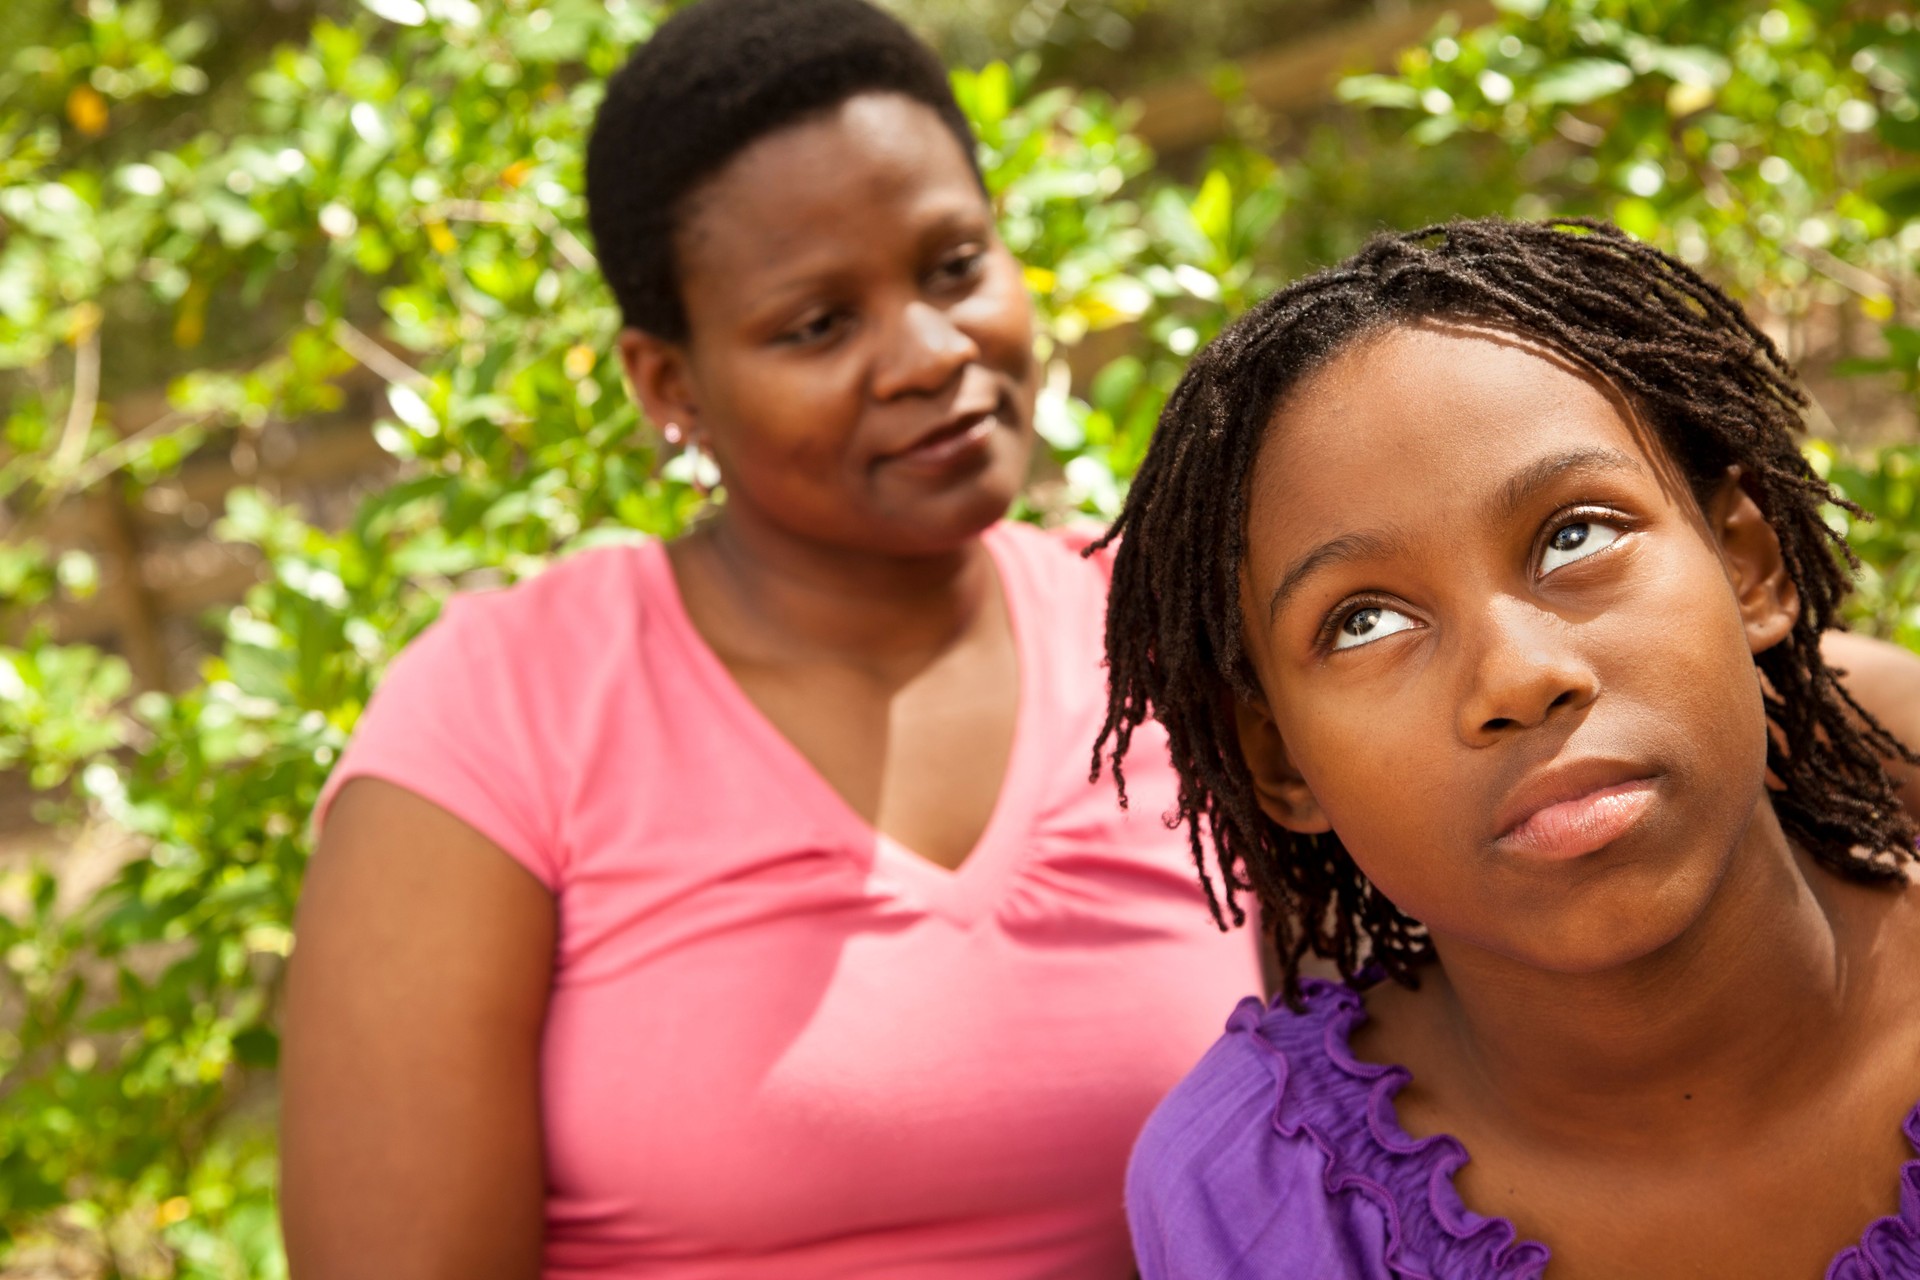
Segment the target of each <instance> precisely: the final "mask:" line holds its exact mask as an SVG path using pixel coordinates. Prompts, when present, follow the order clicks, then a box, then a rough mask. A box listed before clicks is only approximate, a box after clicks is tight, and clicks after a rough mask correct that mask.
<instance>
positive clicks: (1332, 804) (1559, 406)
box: [1240, 324, 1795, 972]
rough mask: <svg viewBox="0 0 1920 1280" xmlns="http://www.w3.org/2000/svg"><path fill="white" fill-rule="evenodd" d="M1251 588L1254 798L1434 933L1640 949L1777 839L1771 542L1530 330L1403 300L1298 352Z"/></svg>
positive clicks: (1244, 720)
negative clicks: (1337, 351) (1363, 329)
mask: <svg viewBox="0 0 1920 1280" xmlns="http://www.w3.org/2000/svg"><path fill="white" fill-rule="evenodd" d="M1241 598H1242V604H1243V606H1244V608H1245V612H1246V631H1247V635H1246V639H1247V643H1248V646H1249V652H1250V654H1251V655H1252V657H1253V661H1254V665H1255V668H1256V671H1257V673H1258V675H1259V679H1260V684H1261V687H1262V689H1263V690H1264V693H1265V700H1266V706H1265V708H1243V709H1242V710H1241V714H1240V722H1241V738H1242V745H1243V748H1244V750H1245V752H1246V755H1247V760H1248V764H1249V766H1250V767H1251V768H1252V770H1253V772H1254V776H1255V779H1256V782H1257V784H1258V786H1259V788H1260V792H1261V797H1262V804H1263V807H1265V808H1266V809H1267V810H1268V812H1269V813H1270V814H1271V815H1273V816H1274V817H1275V818H1276V819H1277V820H1279V821H1281V822H1282V824H1283V825H1286V826H1289V827H1292V828H1293V829H1295V830H1300V831H1315V830H1325V829H1327V827H1328V826H1329V825H1330V826H1331V829H1332V830H1333V831H1335V832H1336V833H1337V834H1338V835H1339V837H1340V839H1341V840H1342V842H1343V843H1344V844H1345V845H1346V847H1347V849H1348V850H1349V852H1350V853H1351V854H1352V856H1353V858H1354V861H1355V863H1356V864H1357V865H1358V866H1359V867H1360V869H1361V870H1362V871H1363V872H1364V873H1365V874H1366V875H1367V877H1368V878H1369V879H1370V880H1372V882H1373V883H1374V884H1375V885H1376V886H1377V887H1378V888H1379V889H1380V890H1381V891H1382V892H1383V893H1384V894H1385V895H1386V896H1387V898H1388V899H1389V900H1391V901H1392V902H1393V903H1394V904H1395V905H1396V906H1398V907H1399V908H1400V909H1401V910H1402V911H1404V912H1406V913H1407V914H1408V915H1411V916H1413V917H1414V918H1415V919H1417V920H1420V921H1422V922H1423V923H1425V924H1426V925H1427V926H1428V928H1429V929H1430V931H1431V932H1432V934H1433V936H1434V938H1435V940H1436V942H1437V943H1439V944H1440V947H1441V951H1442V954H1443V955H1444V954H1446V952H1447V948H1448V946H1449V945H1465V946H1471V947H1474V948H1478V949H1479V950H1481V951H1483V952H1490V953H1493V954H1496V955H1499V956H1503V957H1505V958H1507V959H1509V960H1517V961H1520V962H1522V963H1524V964H1527V965H1530V966H1533V967H1537V968H1544V969H1550V970H1556V971H1561V972H1593V971H1597V970H1600V969H1604V968H1608V967H1612V966H1614V965H1616V964H1621V963H1625V962H1627V961H1629V960H1631V959H1635V958H1638V957H1640V956H1644V955H1647V954H1649V953H1651V952H1652V951H1653V950H1655V949H1657V948H1659V947H1661V946H1664V945H1666V944H1667V943H1668V942H1671V941H1672V940H1673V939H1675V938H1676V937H1678V936H1680V935H1681V934H1682V933H1683V932H1684V931H1685V930H1686V928H1687V927H1688V925H1689V924H1690V923H1691V922H1693V921H1695V920H1696V919H1698V918H1700V916H1701V913H1702V912H1704V911H1705V909H1706V906H1707V904H1708V902H1709V901H1710V900H1711V898H1712V896H1713V893H1714V891H1715V888H1716V886H1718V885H1719V884H1720V883H1721V882H1722V879H1723V877H1724V876H1725V875H1726V873H1727V870H1728V868H1729V867H1730V866H1732V865H1733V864H1734V860H1735V859H1736V857H1737V856H1738V850H1739V849H1741V848H1742V847H1744V845H1745V842H1748V841H1755V840H1765V839H1767V838H1769V837H1768V835H1767V834H1766V833H1767V830H1768V829H1769V825H1770V824H1771V822H1772V815H1771V810H1770V809H1769V808H1768V806H1767V802H1766V800H1765V798H1764V797H1765V790H1764V780H1765V769H1766V721H1765V717H1764V710H1763V707H1762V703H1761V687H1760V682H1759V677H1758V675H1757V673H1756V669H1755V667H1754V665H1753V661H1752V654H1753V653H1755V652H1757V651H1759V650H1760V649H1764V648H1766V647H1768V646H1770V645H1771V644H1774V643H1777V642H1778V641H1779V640H1780V639H1781V638H1783V637H1784V636H1785V635H1786V634H1787V632H1788V630H1790V629H1791V626H1792V622H1793V618H1794V616H1795V615H1794V608H1795V606H1794V603H1793V595H1792V588H1791V584H1790V583H1789V582H1788V581H1787V580H1786V578H1785V576H1784V572H1783V570H1782V569H1781V560H1780V552H1779V544H1778V541H1777V539H1776V538H1775V536H1774V534H1773V531H1772V530H1771V529H1770V528H1769V527H1768V526H1767V525H1766V523H1765V522H1764V520H1763V519H1762V518H1761V517H1760V514H1759V512H1758V510H1757V508H1755V507H1754V505H1753V503H1752V502H1751V500H1750V499H1748V498H1747V497H1746V495H1745V494H1744V493H1743V492H1742V491H1741V490H1740V489H1739V487H1738V485H1737V484H1736V483H1734V482H1733V481H1732V480H1731V479H1730V480H1729V481H1728V482H1727V483H1726V484H1725V485H1724V486H1723V487H1722V489H1721V490H1720V491H1719V493H1718V494H1717V495H1716V496H1715V497H1714V498H1713V499H1712V500H1711V501H1709V502H1708V504H1707V509H1706V510H1705V511H1703V510H1702V509H1701V507H1700V505H1699V504H1698V503H1696V502H1695V501H1694V499H1693V497H1692V496H1691V494H1690V493H1689V492H1688V490H1687V488H1686V486H1685V485H1684V483H1683V482H1682V480H1681V479H1680V478H1679V477H1678V476H1677V475H1676V474H1675V472H1674V469H1673V467H1672V466H1671V464H1670V463H1669V462H1668V460H1667V458H1666V454H1665V452H1664V450H1663V449H1662V448H1661V447H1660V445H1659V444H1658V443H1657V441H1655V440H1653V439H1651V438H1650V437H1649V436H1648V435H1647V433H1646V431H1645V429H1644V427H1642V426H1641V425H1640V424H1639V423H1637V422H1636V421H1635V420H1634V419H1633V418H1632V416H1631V414H1630V413H1629V412H1628V411H1626V410H1625V409H1624V408H1623V406H1622V403H1621V402H1620V400H1619V399H1618V397H1617V396H1615V395H1614V394H1612V393H1611V392H1610V391H1609V390H1608V389H1607V388H1605V387H1604V385H1603V384H1601V383H1600V382H1599V381H1598V380H1597V379H1595V378H1594V377H1592V376H1591V375H1590V374H1589V373H1587V372H1585V371H1583V370H1582V369H1580V368H1578V367H1577V366H1574V365H1572V364H1570V363H1569V362H1567V361H1565V360H1563V359H1560V358H1559V357H1557V356H1555V355H1553V354H1551V353H1550V352H1548V351H1546V350H1544V349H1543V348H1541V347H1539V346H1538V345H1536V344H1533V343H1530V342H1528V341H1525V340H1522V339H1518V338H1514V337H1510V336H1507V335H1504V334H1500V333H1494V332H1488V331H1484V330H1474V329H1469V328H1462V327H1454V326H1447V325H1440V324H1428V325H1421V326H1415V327H1409V328H1395V329H1389V330H1386V331H1384V332H1382V333H1381V334H1378V335H1376V336H1373V337H1370V338H1366V339H1363V340H1362V341H1360V342H1359V343H1357V344H1356V345H1355V346H1353V347H1351V348H1349V349H1348V350H1347V351H1346V352H1345V353H1343V354H1342V355H1340V356H1338V357H1336V358H1335V359H1334V360H1333V361H1332V362H1331V363H1330V364H1329V365H1327V366H1326V367H1325V368H1324V369H1322V370H1320V371H1319V372H1317V373H1316V374H1314V375H1313V376H1312V377H1310V378H1309V379H1308V380H1307V381H1306V382H1305V383H1304V384H1302V385H1301V386H1300V387H1299V389H1298V390H1296V391H1295V392H1294V393H1293V394H1292V395H1291V396H1289V397H1288V398H1287V400H1286V401H1285V402H1284V404H1283V405H1282V406H1281V408H1280V410H1279V412H1278V413H1277V414H1276V415H1275V417H1274V420H1273V423H1272V425H1271V426H1270V428H1269V431H1268V436H1267V439H1266V441H1265V443H1264V445H1263V447H1262V450H1261V452H1260V455H1259V457H1258V459H1257V461H1256V464H1255V468H1254V473H1253V477H1252V487H1251V489H1250V492H1249V514H1248V555H1247V559H1246V563H1245V566H1244V571H1243V577H1242V597H1241ZM1772 834H1773V837H1774V838H1777V836H1778V831H1777V828H1772Z"/></svg>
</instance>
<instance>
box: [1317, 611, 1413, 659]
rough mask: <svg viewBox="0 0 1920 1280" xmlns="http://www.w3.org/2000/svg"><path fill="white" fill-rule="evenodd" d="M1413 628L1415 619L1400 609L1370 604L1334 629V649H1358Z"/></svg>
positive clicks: (1350, 615) (1349, 615)
mask: <svg viewBox="0 0 1920 1280" xmlns="http://www.w3.org/2000/svg"><path fill="white" fill-rule="evenodd" d="M1411 626H1413V619H1412V618H1409V617H1408V616H1407V615H1406V614H1404V613H1401V612H1400V611H1399V610H1398V609H1389V608H1386V607H1385V606H1384V605H1377V604H1370V605H1367V606H1365V607H1364V608H1360V609H1355V610H1354V611H1353V612H1352V613H1350V614H1348V615H1347V616H1346V617H1345V618H1342V619H1341V620H1340V625H1339V626H1338V627H1336V628H1335V629H1334V633H1333V647H1334V648H1336V649H1357V648H1359V647H1360V646H1361V645H1363V644H1372V643H1373V642H1374V641H1375V640H1380V639H1383V638H1385V637H1387V636H1390V635H1393V634H1394V633H1395V632H1398V631H1405V630H1407V629H1408V628H1409V627H1411Z"/></svg>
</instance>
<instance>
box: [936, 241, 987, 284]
mask: <svg viewBox="0 0 1920 1280" xmlns="http://www.w3.org/2000/svg"><path fill="white" fill-rule="evenodd" d="M986 259H987V255H986V251H985V250H984V249H966V250H963V251H961V252H959V253H954V254H950V255H948V256H947V257H945V258H942V259H941V260H940V263H939V265H938V266H936V267H935V268H934V269H933V274H934V277H935V278H936V279H937V280H939V281H941V282H942V283H945V284H957V283H961V282H963V281H967V280H971V279H973V277H975V276H977V275H979V274H980V268H981V265H982V264H983V263H985V262H986Z"/></svg>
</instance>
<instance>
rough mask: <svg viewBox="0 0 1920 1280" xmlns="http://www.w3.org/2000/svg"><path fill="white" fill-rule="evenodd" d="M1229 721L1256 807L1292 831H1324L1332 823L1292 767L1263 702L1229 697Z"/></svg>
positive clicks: (1330, 827)
mask: <svg viewBox="0 0 1920 1280" xmlns="http://www.w3.org/2000/svg"><path fill="white" fill-rule="evenodd" d="M1233 723H1234V728H1235V729H1236V730H1237V731H1238V733H1239V737H1240V755H1241V758H1242V759H1244V760H1245V761H1246V762H1247V771H1248V772H1249V773H1251V774H1252V775H1253V790H1254V795H1255V796H1256V798H1258V800H1259V801H1260V810H1261V812H1262V813H1265V814H1266V815H1267V816H1268V817H1269V818H1272V819H1273V820H1274V821H1275V822H1277V823H1279V824H1280V825H1281V826H1283V827H1285V828H1286V829H1287V830H1289V831H1291V832H1293V833H1294V834H1296V835H1303V836H1314V835H1324V834H1325V833H1327V832H1329V831H1331V830H1333V823H1332V822H1331V821H1329V820H1328V818H1327V815H1326V813H1325V812H1324V811H1322V810H1321V808H1320V802H1319V801H1318V800H1316V799H1315V798H1314V795H1313V792H1312V790H1310V789H1309V788H1308V786H1307V780H1306V779H1305V778H1302V777H1301V776H1300V771H1299V770H1298V769H1296V768H1294V767H1293V761H1292V760H1291V759H1289V758H1288V756H1287V744H1286V743H1284V742H1282V741H1281V740H1280V727H1279V726H1278V725H1276V724H1274V722H1273V713H1272V712H1271V711H1269V710H1268V709H1267V705H1266V703H1265V702H1258V703H1253V702H1245V701H1242V700H1241V699H1239V698H1235V699H1234V700H1233Z"/></svg>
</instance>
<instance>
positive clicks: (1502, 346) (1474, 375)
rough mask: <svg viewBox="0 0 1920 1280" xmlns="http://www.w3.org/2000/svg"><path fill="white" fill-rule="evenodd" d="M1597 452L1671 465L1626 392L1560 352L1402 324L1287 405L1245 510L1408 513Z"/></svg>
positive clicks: (1298, 517)
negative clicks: (1536, 467)
mask: <svg viewBox="0 0 1920 1280" xmlns="http://www.w3.org/2000/svg"><path fill="white" fill-rule="evenodd" d="M1599 449H1607V450H1614V451H1617V452H1620V453H1623V454H1625V455H1627V456H1630V457H1633V458H1636V459H1637V460H1639V461H1640V462H1641V463H1642V464H1643V465H1644V466H1645V467H1646V468H1647V469H1648V470H1649V471H1654V472H1660V471H1666V470H1670V466H1669V465H1668V463H1667V460H1666V456H1665V452H1664V450H1663V449H1662V447H1661V446H1660V444H1659V442H1658V441H1657V440H1656V439H1655V438H1654V437H1653V435H1652V433H1651V432H1650V431H1648V430H1647V429H1646V427H1645V425H1644V423H1643V422H1642V421H1641V419H1640V418H1639V416H1638V415H1637V414H1636V413H1635V412H1634V410H1633V407H1632V406H1631V405H1630V404H1629V403H1628V402H1627V401H1626V399H1625V398H1624V397H1622V396H1621V395H1620V394H1619V393H1618V392H1617V391H1616V390H1615V389H1614V388H1613V387H1612V386H1611V385H1610V384H1608V383H1606V382H1605V381H1604V380H1602V379H1601V378H1600V377H1599V376H1598V375H1596V374H1594V373H1593V372H1592V371H1590V370H1588V369H1587V368H1585V367H1584V366H1582V365H1581V364H1579V363H1578V362H1577V361H1574V360H1571V359H1569V358H1567V357H1565V356H1564V355H1562V354H1560V353H1559V352H1557V351H1555V350H1554V349H1553V348H1551V347H1548V346H1546V345H1545V344H1543V343H1539V342H1536V341H1533V340H1530V339H1527V338H1525V337H1521V336H1517V335H1513V334H1510V333H1506V332H1504V331H1500V330H1496V329H1488V328H1477V327H1470V326H1465V325H1458V324H1452V323H1439V322H1427V323H1421V324H1415V325H1406V326H1396V327H1393V328H1389V329H1384V330H1381V331H1379V332H1377V333H1374V334H1371V335H1368V336H1366V337H1364V338H1362V339H1360V340H1358V341H1356V342H1355V343H1354V344H1353V345H1352V346H1350V347H1349V348H1347V349H1346V350H1345V351H1342V352H1340V353H1339V354H1337V355H1335V356H1334V357H1333V358H1331V359H1330V360H1328V361H1327V362H1326V363H1325V364H1324V365H1322V366H1321V367H1320V368H1318V369H1317V370H1315V371H1314V372H1313V373H1311V374H1310V375H1309V376H1308V377H1306V378H1305V379H1304V380H1303V381H1302V382H1301V383H1300V384H1299V385H1298V386H1296V387H1295V388H1294V389H1293V390H1292V392H1291V393H1290V394H1289V395H1287V396H1286V397H1285V398H1284V399H1283V400H1282V401H1281V403H1280V405H1279V407H1278V409H1277V410H1276V411H1275V413H1274V414H1273V416H1272V420H1271V422H1270V424H1269V426H1268V429H1267V434H1266V437H1265V439H1264V440H1263V441H1262V444H1261V448H1260V450H1259V453H1258V455H1257V456H1256V459H1255V463H1254V473H1253V476H1252V477H1251V488H1250V492H1249V504H1250V505H1249V514H1250V516H1251V517H1253V518H1255V519H1256V520H1259V519H1260V517H1261V516H1262V513H1263V508H1268V507H1270V508H1271V510H1270V511H1268V512H1267V514H1268V516H1269V517H1270V518H1273V519H1277V520H1278V524H1279V526H1280V527H1281V528H1282V529H1284V527H1286V526H1289V525H1295V524H1303V523H1305V524H1316V525H1317V524H1323V523H1325V522H1326V521H1328V520H1331V519H1335V518H1339V517H1340V516H1341V514H1342V513H1346V515H1347V516H1349V517H1350V516H1351V515H1352V514H1353V513H1355V512H1357V511H1360V510H1363V509H1367V508H1371V507H1374V506H1379V505H1390V506H1392V507H1394V508H1396V509H1397V510H1396V512H1395V513H1392V514H1393V515H1394V518H1395V519H1396V520H1399V521H1401V522H1405V521H1407V520H1411V519H1413V518H1415V517H1416V515H1417V514H1418V512H1419V511H1420V510H1422V509H1431V510H1433V511H1437V512H1444V511H1446V510H1449V509H1450V508H1452V507H1454V506H1456V505H1458V504H1461V503H1465V502H1468V501H1470V500H1471V501H1473V502H1476V503H1479V502H1481V500H1482V499H1483V498H1484V497H1485V496H1486V491H1487V490H1489V489H1490V488H1497V487H1498V486H1501V485H1504V484H1506V483H1508V480H1509V478H1510V477H1511V476H1512V475H1513V474H1514V473H1515V472H1516V470H1517V469H1519V468H1521V467H1523V466H1525V465H1527V464H1529V463H1531V462H1533V461H1535V460H1537V459H1539V458H1541V457H1545V456H1549V455H1572V454H1579V453H1591V452H1592V451H1594V450H1599ZM1380 514H1382V515H1383V516H1384V515H1386V514H1389V513H1380Z"/></svg>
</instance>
